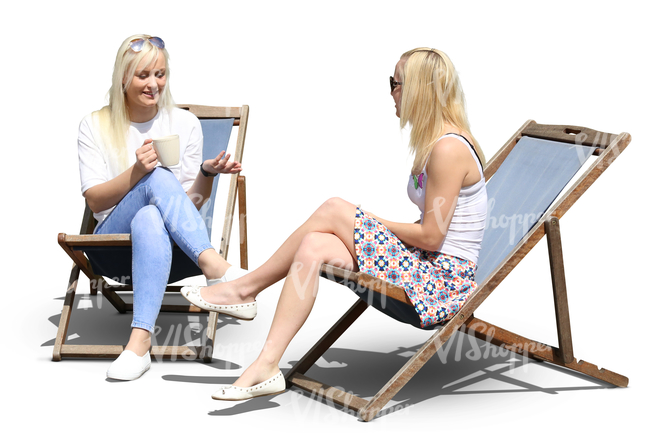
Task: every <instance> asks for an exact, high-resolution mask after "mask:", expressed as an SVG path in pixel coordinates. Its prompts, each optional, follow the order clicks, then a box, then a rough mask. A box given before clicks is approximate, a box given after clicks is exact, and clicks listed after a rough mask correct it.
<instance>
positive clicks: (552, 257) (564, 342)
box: [544, 217, 573, 364]
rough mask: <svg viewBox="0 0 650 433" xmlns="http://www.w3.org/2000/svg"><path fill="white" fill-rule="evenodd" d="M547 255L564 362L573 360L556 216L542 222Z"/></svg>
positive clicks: (558, 336)
mask: <svg viewBox="0 0 650 433" xmlns="http://www.w3.org/2000/svg"><path fill="white" fill-rule="evenodd" d="M544 228H545V230H546V240H547V242H548V256H549V261H550V264H551V279H552V281H553V298H554V301H555V321H556V324H557V339H558V342H559V346H560V347H559V350H560V355H561V357H562V359H563V361H564V363H565V364H569V363H571V362H572V361H573V342H572V340H571V322H570V321H569V303H568V301H567V293H566V280H565V278H564V260H563V257H562V241H561V238H560V220H559V219H558V218H556V217H552V218H549V219H548V220H547V221H545V222H544Z"/></svg>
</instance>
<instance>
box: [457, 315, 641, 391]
mask: <svg viewBox="0 0 650 433" xmlns="http://www.w3.org/2000/svg"><path fill="white" fill-rule="evenodd" d="M465 325H466V326H465V327H463V328H462V330H463V331H464V332H465V333H467V334H468V335H471V336H473V337H476V338H479V339H481V340H484V341H487V342H489V343H491V344H494V345H496V346H500V347H503V348H504V349H508V350H510V351H511V352H514V353H517V354H519V355H523V356H527V357H530V358H534V359H538V360H541V361H546V362H550V363H551V364H555V365H559V366H561V367H566V368H569V369H571V370H574V371H577V372H580V373H583V374H586V375H588V376H591V377H594V378H596V379H599V380H602V381H604V382H607V383H611V384H612V385H616V386H620V387H626V386H627V385H628V383H629V379H628V378H627V377H625V376H622V375H620V374H618V373H614V372H612V371H609V370H606V369H604V368H598V367H597V366H596V365H594V364H591V363H589V362H586V361H577V360H576V359H575V358H574V359H572V360H571V362H565V361H564V359H563V358H562V356H561V355H560V349H558V348H556V347H552V346H549V345H546V344H543V343H539V342H537V341H534V340H531V339H529V338H525V337H522V336H521V335H518V334H515V333H514V332H510V331H507V330H505V329H502V328H500V327H498V326H495V325H493V324H491V323H488V322H486V321H483V320H480V319H478V318H476V317H471V318H470V320H468V321H467V323H466V324H465Z"/></svg>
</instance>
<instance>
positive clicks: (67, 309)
mask: <svg viewBox="0 0 650 433" xmlns="http://www.w3.org/2000/svg"><path fill="white" fill-rule="evenodd" d="M78 283H79V266H77V265H76V264H73V265H72V270H71V271H70V279H69V280H68V288H67V290H66V292H65V300H64V301H63V309H62V310H61V319H60V320H59V329H58V330H57V333H56V340H55V341H54V351H53V352H52V360H53V361H61V347H62V346H63V345H64V344H65V339H66V337H67V335H68V326H69V325H70V315H71V314H72V307H73V306H74V295H75V293H76V292H77V284H78Z"/></svg>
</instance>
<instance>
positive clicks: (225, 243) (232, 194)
mask: <svg viewBox="0 0 650 433" xmlns="http://www.w3.org/2000/svg"><path fill="white" fill-rule="evenodd" d="M248 111H249V110H248V105H243V106H242V107H241V119H240V124H239V128H238V131H237V147H236V148H235V155H234V159H233V161H237V162H240V163H241V162H242V158H243V156H244V143H245V139H246V130H247V127H248ZM238 177H239V174H233V175H231V176H230V186H229V188H228V200H227V202H226V215H225V217H224V221H223V230H222V231H221V244H220V247H219V254H221V256H222V257H223V258H224V259H226V260H227V259H228V247H229V245H230V233H231V232H232V219H233V216H234V215H235V198H236V197H237V178H238Z"/></svg>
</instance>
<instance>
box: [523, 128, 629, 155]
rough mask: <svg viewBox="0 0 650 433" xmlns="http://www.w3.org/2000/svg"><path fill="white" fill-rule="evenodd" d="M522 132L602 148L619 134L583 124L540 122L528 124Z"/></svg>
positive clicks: (526, 134)
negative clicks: (542, 123) (545, 123)
mask: <svg viewBox="0 0 650 433" xmlns="http://www.w3.org/2000/svg"><path fill="white" fill-rule="evenodd" d="M521 134H522V135H525V136H528V137H533V138H542V139H544V140H553V141H559V142H561V143H569V144H578V145H582V146H589V147H599V148H601V149H605V148H607V146H608V145H609V144H611V143H612V142H613V141H614V140H615V139H616V137H617V134H609V133H607V132H600V131H596V130H594V129H589V128H585V127H582V126H572V125H540V124H538V123H533V124H530V125H528V126H527V127H526V128H525V129H524V130H523V131H522V133H521Z"/></svg>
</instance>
